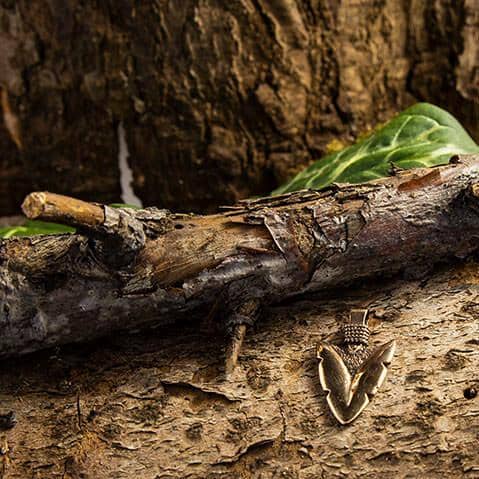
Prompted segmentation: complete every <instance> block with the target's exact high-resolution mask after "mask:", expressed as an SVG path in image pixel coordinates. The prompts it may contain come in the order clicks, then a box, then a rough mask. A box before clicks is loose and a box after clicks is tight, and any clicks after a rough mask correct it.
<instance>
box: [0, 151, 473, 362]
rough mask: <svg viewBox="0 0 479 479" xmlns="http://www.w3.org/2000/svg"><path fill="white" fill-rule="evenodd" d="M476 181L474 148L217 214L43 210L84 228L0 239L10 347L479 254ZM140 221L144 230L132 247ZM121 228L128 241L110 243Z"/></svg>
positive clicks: (5, 345)
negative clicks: (429, 163)
mask: <svg viewBox="0 0 479 479" xmlns="http://www.w3.org/2000/svg"><path fill="white" fill-rule="evenodd" d="M478 183H479V157H477V156H467V157H466V156H464V157H460V158H456V159H455V161H453V162H451V164H449V165H447V166H443V167H438V168H434V169H432V170H431V169H427V170H410V171H401V172H398V173H397V174H396V175H395V176H393V177H390V178H386V179H382V180H377V181H373V182H369V183H365V184H361V185H341V186H340V185H334V186H332V187H331V188H329V189H327V190H324V191H319V192H318V191H302V192H297V193H293V194H289V195H283V196H278V197H268V198H261V199H257V200H250V201H244V202H242V203H240V204H239V205H237V206H236V207H234V208H229V209H226V210H225V211H224V212H222V213H221V214H216V215H209V216H194V215H177V214H173V213H169V212H167V211H165V210H157V209H146V210H138V211H135V210H130V209H123V210H120V211H119V213H118V214H119V215H120V216H121V217H122V218H123V220H122V221H120V222H118V223H117V224H116V225H114V224H107V225H105V222H106V219H107V217H108V215H106V216H105V220H104V223H103V224H100V225H98V224H94V225H93V226H92V224H91V223H92V222H91V221H90V220H86V221H84V220H82V219H81V218H82V217H81V215H80V216H78V217H76V218H74V219H72V215H71V211H72V208H71V205H73V204H77V205H78V203H76V200H71V202H69V200H66V199H62V201H57V202H56V205H57V206H59V208H58V211H56V212H55V213H52V211H53V210H52V209H50V210H49V212H48V215H47V214H45V216H47V217H48V219H49V220H61V221H64V222H68V224H76V225H79V226H81V228H82V234H75V235H62V236H43V237H32V238H17V239H10V240H6V241H3V242H2V243H1V246H0V323H1V324H2V335H1V336H0V355H1V356H10V355H18V354H23V353H27V352H30V351H34V350H37V349H41V348H45V347H48V346H52V345H57V344H62V343H67V342H73V341H82V340H87V339H91V338H94V337H98V336H101V335H105V334H108V333H111V332H112V331H116V330H121V329H130V330H131V329H137V328H140V327H144V326H147V325H149V326H158V325H162V324H165V323H168V322H170V321H173V320H177V319H181V318H188V319H190V318H198V319H199V318H201V317H203V316H205V315H206V314H208V311H210V310H211V309H213V308H217V310H218V317H221V318H222V319H223V323H224V324H225V325H227V318H228V316H231V317H233V318H234V317H237V316H238V314H240V313H239V311H240V310H241V308H242V307H243V306H244V304H246V303H248V302H250V303H251V304H253V303H256V304H260V305H266V304H271V303H275V302H278V301H281V300H283V299H285V298H288V297H292V296H295V295H297V294H301V293H304V292H308V291H321V290H327V289H329V288H336V287H339V286H344V285H347V284H351V283H353V282H356V281H360V280H362V279H364V278H370V277H375V276H384V275H392V274H395V273H398V272H400V271H406V272H407V273H408V274H413V275H416V274H419V273H421V272H424V268H426V267H430V266H431V265H433V264H434V263H436V262H438V261H446V260H448V259H450V258H453V257H465V256H467V255H468V254H470V253H472V252H473V251H475V250H476V249H477V238H478V235H479V215H478V210H477V187H476V185H477V184H478ZM38 198H42V200H41V201H43V202H45V199H46V200H48V201H50V200H51V198H52V197H50V196H49V194H43V195H36V196H30V198H29V199H28V200H27V202H26V203H25V205H26V206H25V211H26V212H27V213H28V214H31V212H32V211H33V212H36V213H35V215H36V216H37V217H39V218H43V217H45V216H42V213H41V211H42V209H41V208H40V209H38V208H37V203H38ZM74 202H75V203H74ZM60 206H61V207H60ZM91 208H93V207H91ZM93 209H94V208H93ZM38 211H40V213H38ZM104 211H106V210H104ZM67 212H68V214H66V213H67ZM67 216H68V218H69V220H68V221H66V219H65V218H66V217H67ZM98 218H100V217H98ZM125 225H126V226H125ZM129 225H135V226H134V228H133V237H134V238H142V239H141V240H140V241H137V242H136V243H134V245H135V247H132V242H131V241H130V240H131V237H132V229H131V228H130V226H129ZM105 231H107V232H108V234H105ZM112 232H114V233H115V234H116V235H117V237H119V238H123V239H124V241H119V242H116V243H111V241H110V240H111V234H113V233H112ZM110 233H111V234H110Z"/></svg>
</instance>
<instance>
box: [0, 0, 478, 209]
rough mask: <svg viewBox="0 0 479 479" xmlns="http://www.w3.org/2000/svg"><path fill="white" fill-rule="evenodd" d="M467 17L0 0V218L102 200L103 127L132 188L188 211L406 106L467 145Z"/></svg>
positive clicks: (470, 118)
mask: <svg viewBox="0 0 479 479" xmlns="http://www.w3.org/2000/svg"><path fill="white" fill-rule="evenodd" d="M478 18H479V4H478V2H477V0H434V1H429V0H359V1H358V0H334V1H331V0H279V1H278V0H274V1H273V0H231V1H229V2H223V1H217V0H185V1H181V2H169V1H167V0H158V1H152V2H139V1H135V0H122V1H118V0H115V1H103V2H96V1H93V0H87V1H83V2H80V1H78V0H29V1H25V0H19V1H12V0H2V1H1V2H0V86H1V87H2V91H3V92H4V94H3V96H2V108H3V112H4V114H3V124H2V125H1V126H0V147H1V155H0V192H1V193H0V214H4V215H5V214H12V213H14V212H17V211H18V207H19V204H20V203H21V200H22V198H23V197H24V196H25V194H26V193H28V192H30V191H32V190H44V189H48V190H50V191H54V192H57V193H64V194H68V195H73V196H76V197H81V198H85V199H89V200H97V201H102V202H109V201H110V202H111V201H118V200H119V197H120V173H119V168H118V158H117V157H118V142H119V139H118V124H119V122H120V121H122V122H123V124H124V128H125V132H126V139H127V144H128V147H129V152H130V159H129V161H130V165H131V167H132V169H133V172H134V183H135V184H134V188H135V191H136V193H137V195H139V196H140V197H141V199H142V200H143V202H144V204H145V205H157V206H160V207H167V208H171V209H175V210H188V211H190V210H191V211H206V210H211V209H213V208H214V207H216V206H217V205H218V204H224V203H232V202H234V201H235V200H237V199H238V198H239V197H248V196H251V195H255V194H260V193H265V192H268V191H270V190H271V189H272V188H273V187H275V186H276V185H277V184H278V182H282V181H284V180H285V179H287V178H288V177H289V176H290V175H292V174H293V173H294V172H296V171H297V170H298V169H300V168H301V167H302V166H304V165H305V164H307V163H309V162H311V161H312V160H314V159H317V158H318V156H319V155H320V154H322V153H324V151H325V150H326V148H327V145H328V143H329V142H330V141H331V140H333V139H337V138H340V139H342V140H345V141H351V140H352V139H354V138H355V137H356V136H357V135H358V134H359V133H361V132H363V131H365V130H367V129H368V128H370V127H372V126H374V125H376V124H377V123H378V122H381V121H384V120H386V119H388V118H390V117H391V115H392V114H393V113H395V112H396V111H399V110H401V109H403V108H404V107H406V106H408V105H410V104H411V103H413V102H415V101H417V100H426V101H430V102H433V103H436V104H438V105H440V106H442V107H444V108H446V109H448V110H450V111H451V112H452V113H453V114H455V115H456V116H457V117H458V118H459V120H460V121H461V122H462V123H464V125H465V126H466V127H467V128H468V129H469V130H470V132H471V133H472V135H473V136H474V137H475V138H476V140H477V139H478V138H479V130H478V122H477V118H478V100H477V98H478V84H479V80H478V73H477V71H478V64H479V59H478V51H477V44H478V42H477V35H478ZM8 118H10V119H12V118H13V119H14V120H15V121H16V124H17V128H16V130H17V131H16V133H15V134H13V135H12V133H11V131H10V133H9V130H8V128H7V126H8V121H9V120H8ZM10 130H11V128H10ZM15 138H16V139H15ZM15 141H16V142H17V143H19V144H20V145H21V149H19V148H18V146H17V145H16V144H15Z"/></svg>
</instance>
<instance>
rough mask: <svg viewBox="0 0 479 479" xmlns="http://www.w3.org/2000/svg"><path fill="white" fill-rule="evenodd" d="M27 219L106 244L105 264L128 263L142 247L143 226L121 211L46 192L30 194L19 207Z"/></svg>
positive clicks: (126, 212) (124, 211)
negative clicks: (68, 228) (59, 225)
mask: <svg viewBox="0 0 479 479" xmlns="http://www.w3.org/2000/svg"><path fill="white" fill-rule="evenodd" d="M22 209H23V212H24V213H25V215H26V216H27V218H30V219H41V220H46V221H53V222H56V223H62V224H65V225H69V226H74V227H77V228H79V229H80V230H83V231H87V232H88V233H90V234H92V235H93V236H96V237H97V238H98V239H101V240H102V241H103V242H105V243H109V244H107V245H106V246H107V247H106V248H105V255H106V256H108V257H109V258H110V260H109V261H108V262H111V261H113V262H116V263H118V264H120V263H125V264H126V263H129V262H130V261H131V260H132V259H133V258H134V256H135V255H136V254H137V252H138V251H140V250H141V249H142V248H143V246H144V245H145V241H146V236H145V232H144V230H143V223H142V222H141V221H139V220H137V219H136V218H135V215H134V214H131V213H130V212H128V211H126V210H124V209H114V208H111V207H110V206H106V205H97V204H95V203H87V202H86V201H81V200H77V199H75V198H69V197H68V196H63V195H57V194H55V193H49V192H47V191H40V192H35V193H30V194H29V195H28V196H27V197H26V198H25V201H24V202H23V204H22Z"/></svg>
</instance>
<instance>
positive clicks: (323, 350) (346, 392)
mask: <svg viewBox="0 0 479 479" xmlns="http://www.w3.org/2000/svg"><path fill="white" fill-rule="evenodd" d="M343 334H344V340H343V344H341V345H340V346H335V345H333V344H329V343H326V342H323V343H320V345H319V346H318V353H317V355H318V359H319V380H320V383H321V387H322V388H323V389H324V391H326V392H327V396H326V401H327V402H328V405H329V407H330V409H331V412H332V413H333V415H334V417H335V418H336V419H337V420H338V421H339V422H340V423H341V424H348V423H350V422H352V421H354V420H355V419H356V418H357V417H358V416H359V415H360V414H361V412H362V411H363V410H364V408H365V407H366V406H367V405H368V404H369V402H370V401H371V398H372V396H374V395H375V394H376V392H377V390H378V389H379V387H380V386H381V384H382V383H383V382H384V379H385V378H386V374H387V366H388V365H389V364H390V363H391V360H392V357H393V355H394V350H395V348H396V342H395V341H390V342H389V343H386V344H383V345H382V346H380V347H378V348H377V349H375V350H374V351H371V350H370V349H369V347H368V342H369V328H368V310H367V309H353V310H352V311H351V318H350V321H349V322H347V323H345V324H344V326H343Z"/></svg>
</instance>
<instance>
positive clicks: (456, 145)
mask: <svg viewBox="0 0 479 479" xmlns="http://www.w3.org/2000/svg"><path fill="white" fill-rule="evenodd" d="M464 153H479V146H478V145H477V144H476V143H474V141H473V140H472V138H471V137H470V136H469V135H468V134H467V132H466V131H465V130H464V128H463V127H462V126H461V125H460V123H459V122H458V121H457V120H456V119H455V118H454V117H453V116H452V115H450V114H449V113H448V112H446V111H444V110H442V109H441V108H439V107H437V106H434V105H431V104H428V103H418V104H416V105H414V106H412V107H410V108H408V109H407V110H404V111H403V112H402V113H400V114H399V115H398V116H396V117H395V118H393V119H392V120H391V121H389V122H388V123H386V124H385V125H384V126H383V127H382V128H380V129H379V130H377V131H375V132H374V133H372V134H371V135H370V136H368V137H366V138H365V139H363V140H361V141H359V142H357V143H355V144H354V145H352V146H349V147H348V148H345V149H343V150H341V151H339V152H335V153H331V154H329V155H327V156H325V157H323V158H321V159H319V160H317V161H316V162H314V163H313V164H312V165H310V166H309V167H308V168H306V169H305V170H303V171H302V172H300V173H298V174H297V175H296V176H295V177H294V178H293V179H292V180H291V181H290V182H289V183H286V184H285V185H283V186H281V187H279V188H278V189H277V190H275V191H274V192H273V194H280V193H288V192H291V191H297V190H301V189H306V188H310V189H321V188H324V187H326V186H328V185H329V184H331V183H362V182H364V181H369V180H373V179H376V178H381V177H384V176H389V175H390V174H391V171H392V169H393V167H395V168H402V169H409V168H421V167H431V166H436V165H441V164H446V163H447V162H448V161H449V159H450V158H451V156H453V155H456V154H464Z"/></svg>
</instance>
